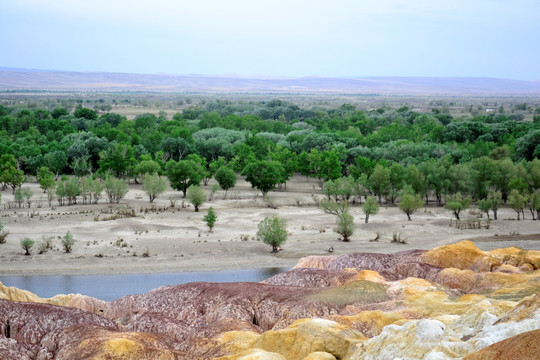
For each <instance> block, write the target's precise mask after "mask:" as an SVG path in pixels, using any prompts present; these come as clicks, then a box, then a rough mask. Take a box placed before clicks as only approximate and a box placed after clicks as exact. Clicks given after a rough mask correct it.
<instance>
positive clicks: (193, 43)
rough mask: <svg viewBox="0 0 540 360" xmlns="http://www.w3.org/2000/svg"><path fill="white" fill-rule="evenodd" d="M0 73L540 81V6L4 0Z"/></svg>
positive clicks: (384, 0) (524, 2) (411, 1)
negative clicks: (7, 69)
mask: <svg viewBox="0 0 540 360" xmlns="http://www.w3.org/2000/svg"><path fill="white" fill-rule="evenodd" d="M0 34H1V35H0V40H1V41H0V66H3V67H18V68H31V69H50V70H73V71H111V72H133V73H171V74H206V75H213V74H228V73H235V74H239V75H243V76H253V75H260V74H262V75H267V76H285V77H302V76H467V77H471V76H472V77H496V78H508V79H522V80H540V46H539V45H538V44H539V43H540V1H538V0H515V1H507V0H453V1H446V0H443V1H437V0H356V1H354V0H334V1H329V0H326V1H319V0H311V1H309V0H288V1H284V0H274V1H256V0H193V1H183V0H179V1H175V0H144V1H141V0H131V1H130V0H48V1H46V0H42V1H40V0H0Z"/></svg>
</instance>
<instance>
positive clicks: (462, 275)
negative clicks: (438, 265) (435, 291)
mask: <svg viewBox="0 0 540 360" xmlns="http://www.w3.org/2000/svg"><path fill="white" fill-rule="evenodd" d="M477 280H478V275H477V274H476V273H475V272H474V271H472V270H460V269H456V268H446V269H443V270H442V271H441V272H440V273H438V274H437V277H436V278H435V281H436V282H437V283H439V284H441V285H444V286H448V287H449V288H452V289H460V290H463V291H470V290H471V289H472V288H473V287H474V286H475V284H476V282H477Z"/></svg>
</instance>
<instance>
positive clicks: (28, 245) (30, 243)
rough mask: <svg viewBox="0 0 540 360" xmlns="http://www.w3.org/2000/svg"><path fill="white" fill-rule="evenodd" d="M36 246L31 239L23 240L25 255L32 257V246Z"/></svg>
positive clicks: (22, 245)
mask: <svg viewBox="0 0 540 360" xmlns="http://www.w3.org/2000/svg"><path fill="white" fill-rule="evenodd" d="M34 244H35V242H34V240H32V239H30V238H24V239H22V240H21V247H22V248H23V250H24V251H25V253H24V255H30V251H31V250H32V246H34Z"/></svg>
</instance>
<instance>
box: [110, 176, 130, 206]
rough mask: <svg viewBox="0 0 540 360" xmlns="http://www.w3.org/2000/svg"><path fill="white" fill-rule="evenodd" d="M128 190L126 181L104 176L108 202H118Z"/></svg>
mask: <svg viewBox="0 0 540 360" xmlns="http://www.w3.org/2000/svg"><path fill="white" fill-rule="evenodd" d="M128 190H129V187H128V184H127V182H125V181H124V180H122V179H118V178H115V177H114V176H110V175H109V176H107V177H106V178H105V193H106V194H107V198H108V199H109V203H111V204H112V203H117V204H118V203H119V202H120V200H122V199H123V198H124V196H126V194H127V192H128Z"/></svg>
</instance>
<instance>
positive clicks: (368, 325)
mask: <svg viewBox="0 0 540 360" xmlns="http://www.w3.org/2000/svg"><path fill="white" fill-rule="evenodd" d="M329 318H330V319H331V320H334V321H336V322H338V323H340V324H343V325H345V326H347V327H348V328H350V329H353V330H356V331H358V332H361V333H362V334H364V335H365V336H367V337H373V336H377V335H379V334H380V333H381V331H382V329H383V328H384V327H385V326H386V325H390V324H394V323H395V322H396V321H399V320H403V316H402V315H401V314H400V313H398V312H382V311H380V310H375V311H362V312H361V313H359V314H357V315H351V316H341V315H333V316H330V317H329Z"/></svg>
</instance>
